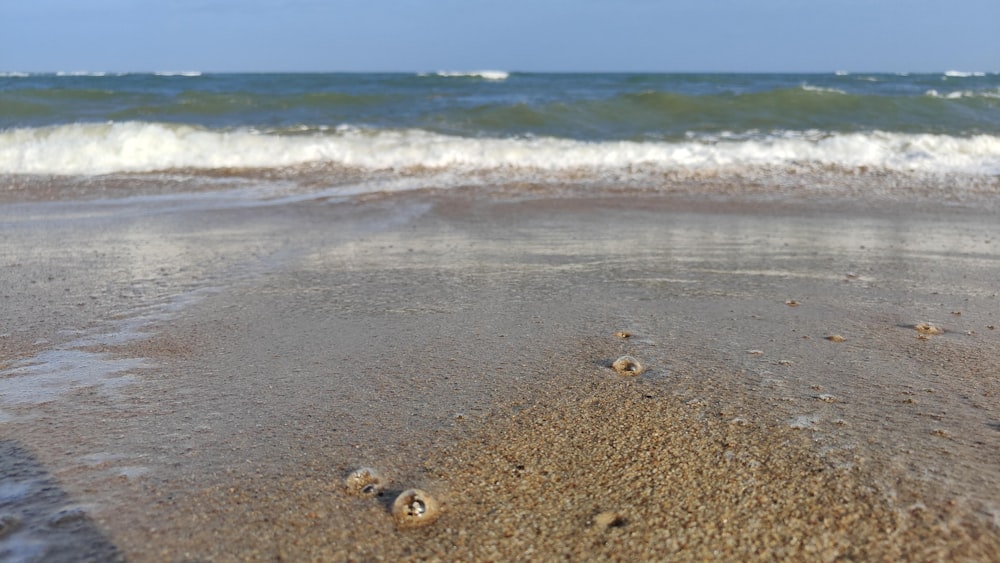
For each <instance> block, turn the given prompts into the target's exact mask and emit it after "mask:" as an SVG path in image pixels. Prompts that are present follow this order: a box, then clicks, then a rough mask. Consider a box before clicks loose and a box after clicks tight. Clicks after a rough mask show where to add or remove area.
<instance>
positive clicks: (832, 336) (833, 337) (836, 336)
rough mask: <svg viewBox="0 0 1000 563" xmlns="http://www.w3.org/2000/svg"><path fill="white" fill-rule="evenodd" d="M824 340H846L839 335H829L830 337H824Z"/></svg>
mask: <svg viewBox="0 0 1000 563" xmlns="http://www.w3.org/2000/svg"><path fill="white" fill-rule="evenodd" d="M824 338H826V339H827V340H829V341H830V342H844V341H845V340H847V339H846V338H844V337H843V336H841V335H839V334H831V335H830V336H826V337H824Z"/></svg>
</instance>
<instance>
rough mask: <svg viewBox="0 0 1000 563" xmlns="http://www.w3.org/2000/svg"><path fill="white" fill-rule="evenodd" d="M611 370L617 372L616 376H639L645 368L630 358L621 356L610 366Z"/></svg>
mask: <svg viewBox="0 0 1000 563" xmlns="http://www.w3.org/2000/svg"><path fill="white" fill-rule="evenodd" d="M611 369H613V370H615V371H616V372H618V375H639V374H641V373H642V372H643V371H645V368H644V367H643V366H642V364H640V363H639V360H637V359H635V358H633V357H632V356H622V357H620V358H618V359H617V360H615V361H614V363H612V364H611Z"/></svg>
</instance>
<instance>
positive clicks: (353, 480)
mask: <svg viewBox="0 0 1000 563" xmlns="http://www.w3.org/2000/svg"><path fill="white" fill-rule="evenodd" d="M385 483H386V481H385V478H384V477H382V474H381V473H379V472H378V470H375V469H372V468H371V467H361V468H358V469H355V470H354V471H352V472H351V474H350V475H348V476H347V478H346V479H344V486H346V487H347V492H349V493H351V494H352V495H358V496H363V497H374V496H379V495H381V494H382V489H384V488H385Z"/></svg>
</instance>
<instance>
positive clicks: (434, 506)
mask: <svg viewBox="0 0 1000 563" xmlns="http://www.w3.org/2000/svg"><path fill="white" fill-rule="evenodd" d="M439 516H441V505H440V504H438V501H437V500H435V499H434V497H432V496H430V495H429V494H427V493H426V492H424V491H421V490H420V489H408V490H405V491H403V492H402V493H400V494H399V496H398V497H396V500H395V501H394V502H393V503H392V517H393V518H395V519H396V525H397V526H399V527H400V528H418V527H420V526H426V525H428V524H432V523H434V521H435V520H437V519H438V517H439Z"/></svg>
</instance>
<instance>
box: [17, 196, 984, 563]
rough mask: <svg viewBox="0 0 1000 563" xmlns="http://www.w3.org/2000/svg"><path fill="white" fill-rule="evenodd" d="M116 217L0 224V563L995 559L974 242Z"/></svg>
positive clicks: (458, 220) (610, 212)
mask: <svg viewBox="0 0 1000 563" xmlns="http://www.w3.org/2000/svg"><path fill="white" fill-rule="evenodd" d="M124 201H125V200H122V201H120V202H118V203H109V202H100V201H97V202H89V203H85V204H84V203H80V204H77V205H61V204H50V203H25V204H8V205H7V206H6V212H7V214H6V215H5V216H4V229H5V236H6V239H7V241H8V244H7V245H6V246H5V249H4V251H3V252H4V254H3V256H2V257H0V258H2V260H3V263H4V265H5V266H7V267H6V268H5V270H4V271H5V274H4V278H5V279H4V287H5V295H4V296H3V299H4V300H5V304H6V305H7V311H8V323H9V326H5V327H4V328H3V329H0V332H2V333H3V338H2V339H0V346H2V348H0V352H2V354H3V355H2V356H0V369H2V370H3V371H2V374H0V377H2V379H0V432H2V435H0V440H2V445H3V447H4V453H5V456H4V462H3V466H2V467H0V469H2V470H3V482H2V483H0V493H2V494H3V495H4V496H2V497H0V498H3V499H5V500H4V504H2V505H0V555H3V556H7V557H9V558H17V557H22V558H24V559H26V560H32V558H33V557H34V558H47V559H55V560H59V559H62V560H76V559H79V557H80V554H81V553H90V554H92V556H93V557H94V558H96V559H113V558H127V559H129V560H135V561H162V560H168V561H185V560H216V561H230V560H275V559H290V560H381V559H404V560H407V559H410V560H435V559H439V560H553V559H567V558H568V559H571V560H580V559H612V560H637V559H646V560H663V559H669V560H706V559H708V560H713V559H717V560H746V559H795V560H801V559H811V560H833V559H838V558H847V559H861V560H928V559H962V558H965V559H968V560H996V559H998V558H1000V527H998V524H1000V448H998V447H997V446H998V438H1000V433H998V430H1000V407H998V402H997V400H996V397H997V394H998V392H1000V380H998V377H997V375H996V373H995V369H994V368H995V366H998V365H1000V332H998V331H996V330H994V329H991V328H989V327H991V326H996V325H1000V302H998V297H997V289H998V288H997V286H996V283H997V282H996V280H998V279H1000V253H998V252H997V249H996V245H997V244H1000V240H994V237H995V236H997V232H996V225H997V224H998V223H997V215H996V213H995V212H993V211H988V210H987V211H983V210H976V209H972V208H963V207H954V206H952V207H942V208H939V209H929V208H926V207H925V208H922V209H914V208H907V207H906V206H903V205H900V204H895V205H893V206H888V207H884V208H877V207H874V208H873V207H871V206H866V205H861V204H858V205H854V206H852V205H842V206H838V208H836V209H831V208H830V207H829V206H825V205H823V203H822V202H797V203H795V204H789V203H786V204H782V205H777V204H775V203H773V202H772V203H768V202H767V201H734V200H726V201H709V200H681V199H677V198H671V197H657V196H650V195H639V194H633V195H632V196H630V197H620V196H618V197H597V196H595V197H588V198H576V199H568V198H565V197H563V198H554V199H549V198H546V197H543V196H536V197H532V198H521V199H514V198H502V197H500V198H495V199H490V198H483V197H479V198H477V199H475V200H474V199H471V198H469V197H467V196H466V195H464V194H462V193H460V192H458V193H453V194H448V195H446V194H410V195H404V196H396V197H393V198H387V199H375V200H371V201H355V202H349V203H337V202H330V201H323V200H317V201H304V202H297V203H288V204H281V205H278V204H275V205H266V206H263V205H262V206H253V207H246V206H234V205H231V204H228V203H226V202H216V203H215V204H214V203H213V202H212V201H211V200H208V201H206V200H205V199H204V198H201V199H197V200H196V201H194V202H184V201H173V200H170V201H161V200H155V201H153V202H152V203H150V202H149V201H145V202H139V203H124ZM921 323H931V324H934V325H935V326H940V327H941V328H943V329H944V332H943V333H941V334H934V335H927V334H922V333H921V332H919V331H918V330H917V329H916V327H917V326H918V325H920V324H921ZM623 331H624V332H627V333H628V334H629V336H628V337H627V338H623V337H622V335H621V334H616V333H620V332H623ZM834 334H837V335H841V336H843V338H844V339H843V341H840V342H834V341H831V340H827V339H826V337H827V336H830V335H834ZM624 354H629V355H632V356H634V357H635V358H637V359H638V360H639V361H640V362H642V364H643V366H644V367H645V368H646V369H645V371H644V372H643V373H642V374H641V375H637V376H620V375H618V374H616V373H615V372H614V371H613V370H612V369H611V368H610V366H611V363H612V362H613V361H614V360H615V358H617V357H619V356H621V355H624ZM361 466H370V467H374V468H377V469H378V470H379V471H381V472H382V473H383V474H384V475H385V476H386V477H387V479H388V481H389V484H388V487H387V490H386V491H385V493H384V494H383V495H382V496H379V497H375V498H368V497H361V496H354V495H351V494H349V493H348V491H347V490H346V488H345V486H344V484H343V480H344V478H345V477H346V476H347V475H348V474H349V473H350V472H351V471H352V470H353V469H356V468H358V467H361ZM412 487H418V488H421V489H423V490H425V491H428V492H429V493H430V494H432V495H434V496H435V498H438V499H439V500H440V501H441V502H442V504H443V514H442V516H441V517H440V519H438V520H437V521H436V522H434V523H433V524H430V525H428V526H426V527H423V528H416V529H405V530H403V529H398V528H397V527H396V526H395V525H394V522H393V519H392V517H391V515H390V513H389V507H390V505H391V504H392V501H393V499H394V497H395V495H396V494H398V493H399V492H401V491H402V490H403V489H409V488H412ZM40 491H45V492H46V494H45V495H40V494H38V493H39V492H40Z"/></svg>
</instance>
